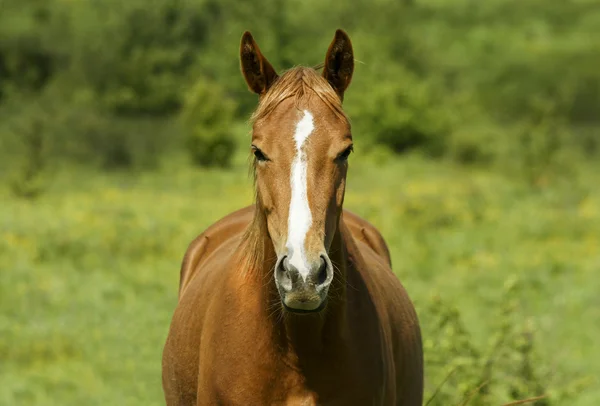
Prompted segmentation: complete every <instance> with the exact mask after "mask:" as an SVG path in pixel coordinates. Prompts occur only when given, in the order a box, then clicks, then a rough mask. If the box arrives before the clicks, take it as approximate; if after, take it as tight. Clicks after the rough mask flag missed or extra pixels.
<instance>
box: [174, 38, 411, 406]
mask: <svg viewBox="0 0 600 406" xmlns="http://www.w3.org/2000/svg"><path fill="white" fill-rule="evenodd" d="M240 62H241V71H242V74H243V77H244V79H245V81H246V84H247V85H248V88H249V89H250V90H251V91H252V92H254V93H256V94H258V107H257V109H256V110H255V112H254V113H253V115H252V117H251V123H252V144H251V146H250V150H251V153H252V154H253V156H252V155H251V159H252V165H251V170H252V173H253V174H254V184H255V192H256V196H255V203H254V204H253V205H251V206H248V207H245V208H242V209H240V210H238V211H236V212H234V213H231V214H229V215H227V216H226V217H224V218H222V219H221V220H219V221H217V222H216V223H214V224H213V225H212V226H210V227H209V228H208V229H206V230H205V231H204V232H203V233H202V234H201V235H200V236H198V237H197V238H196V239H195V240H194V241H193V242H192V243H191V244H190V245H189V247H188V249H187V251H186V254H185V256H184V259H183V262H182V266H181V273H180V284H179V297H178V303H177V306H176V308H175V311H174V313H173V317H172V320H171V325H170V329H169V333H168V336H167V339H166V343H165V346H164V349H163V358H162V371H163V372H162V381H163V391H164V395H165V400H166V404H167V405H168V406H175V405H178V406H184V405H185V406H191V405H197V406H203V405H244V406H254V405H332V406H333V405H344V406H347V405H360V406H365V405H402V406H416V405H422V402H423V351H422V340H421V332H420V327H419V321H418V318H417V314H416V311H415V308H414V306H413V304H412V302H411V300H410V298H409V296H408V294H407V292H406V291H405V289H404V287H403V286H402V284H401V283H400V281H399V279H398V278H397V277H396V275H395V274H394V273H393V272H392V268H391V259H390V253H389V249H388V246H387V244H386V242H385V240H384V238H383V237H382V235H381V233H380V232H379V231H378V230H377V229H376V228H375V227H374V226H373V225H372V224H370V223H369V222H368V221H366V220H364V219H362V218H361V217H359V216H357V215H355V214H353V213H351V212H349V211H347V210H345V209H344V208H343V202H344V194H345V187H346V174H347V171H348V166H349V164H348V161H349V156H350V154H351V152H352V151H353V141H352V133H351V126H350V122H349V120H348V118H347V116H346V114H345V112H344V110H343V108H342V102H343V98H344V93H345V91H346V89H347V88H348V86H349V84H350V82H351V80H352V75H353V72H354V53H353V48H352V44H351V42H350V38H349V37H348V35H347V34H346V32H344V31H343V30H337V31H336V32H335V35H334V38H333V40H332V42H331V44H330V45H329V48H328V50H327V53H326V56H325V63H324V64H323V66H322V68H323V71H322V73H319V71H318V69H319V68H314V67H312V68H311V67H302V66H296V67H293V68H291V69H288V70H287V71H285V72H283V73H282V74H281V75H278V74H277V73H276V71H275V69H274V68H273V66H272V65H271V64H270V63H269V61H268V60H267V59H266V58H265V57H264V55H263V54H262V52H261V51H260V48H259V47H258V44H257V43H256V41H255V40H254V38H253V36H252V35H251V34H250V33H249V32H245V33H244V34H243V36H242V39H241V46H240Z"/></svg>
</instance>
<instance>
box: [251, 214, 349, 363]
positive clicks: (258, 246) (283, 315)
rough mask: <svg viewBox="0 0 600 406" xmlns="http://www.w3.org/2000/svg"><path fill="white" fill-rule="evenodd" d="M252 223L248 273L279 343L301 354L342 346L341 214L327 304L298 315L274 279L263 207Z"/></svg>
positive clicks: (343, 269)
mask: <svg viewBox="0 0 600 406" xmlns="http://www.w3.org/2000/svg"><path fill="white" fill-rule="evenodd" d="M250 227H251V228H253V232H252V236H251V238H248V239H247V242H248V244H247V246H246V247H245V248H246V251H248V252H247V256H248V257H250V258H253V260H252V261H251V263H252V264H253V265H251V266H250V268H251V270H250V271H249V272H248V274H249V275H250V278H251V280H253V281H254V283H255V284H256V285H255V286H256V289H258V290H259V291H260V297H262V298H263V301H264V306H262V312H261V313H262V317H264V318H265V320H264V321H265V322H266V323H267V325H269V326H271V327H272V330H271V331H273V333H274V337H275V339H276V340H277V341H278V346H279V347H280V348H282V349H284V352H286V353H288V354H293V356H298V357H302V356H303V355H310V354H315V353H320V352H322V351H324V350H326V349H328V348H332V347H335V348H339V347H340V341H343V340H344V336H345V327H346V301H347V298H346V294H347V290H346V278H347V272H348V266H347V262H348V254H347V249H346V244H345V238H346V237H347V235H345V234H346V233H347V230H346V228H345V226H344V224H343V220H342V218H341V216H340V219H339V220H338V227H337V230H336V233H335V235H334V238H333V241H332V246H331V248H330V259H331V261H332V263H333V264H334V268H335V271H334V272H335V273H334V275H335V276H334V280H333V282H332V284H331V286H330V290H329V299H328V304H327V307H326V309H325V310H324V311H323V312H320V313H317V314H308V315H296V314H293V313H288V312H284V310H283V309H282V308H281V302H280V298H279V294H278V292H277V288H276V286H275V282H274V280H273V269H274V267H275V262H276V254H275V251H274V248H273V243H272V241H271V239H270V237H269V236H268V233H267V227H266V221H265V219H264V216H263V215H262V213H261V212H260V209H257V211H256V213H255V218H254V220H253V222H252V223H251V226H250ZM250 251H253V252H250Z"/></svg>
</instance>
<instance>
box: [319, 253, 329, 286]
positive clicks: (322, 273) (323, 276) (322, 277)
mask: <svg viewBox="0 0 600 406" xmlns="http://www.w3.org/2000/svg"><path fill="white" fill-rule="evenodd" d="M326 280H327V261H325V258H323V256H321V266H320V267H319V273H318V274H317V283H318V284H319V285H322V284H324V283H325V281H326Z"/></svg>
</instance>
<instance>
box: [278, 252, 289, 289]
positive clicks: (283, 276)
mask: <svg viewBox="0 0 600 406" xmlns="http://www.w3.org/2000/svg"><path fill="white" fill-rule="evenodd" d="M286 259H287V257H283V258H282V259H281V261H279V264H278V265H277V270H276V271H275V272H276V278H277V282H279V285H281V287H282V288H284V289H285V290H291V289H292V280H291V278H290V273H289V271H288V270H287V268H286V266H285V261H286Z"/></svg>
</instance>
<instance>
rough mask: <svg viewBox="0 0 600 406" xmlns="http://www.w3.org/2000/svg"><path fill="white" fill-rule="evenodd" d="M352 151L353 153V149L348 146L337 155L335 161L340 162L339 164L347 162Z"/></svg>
mask: <svg viewBox="0 0 600 406" xmlns="http://www.w3.org/2000/svg"><path fill="white" fill-rule="evenodd" d="M352 151H354V147H353V146H352V145H350V146H349V147H348V148H346V149H345V150H344V151H343V152H342V153H341V154H339V155H338V157H337V160H338V161H340V162H345V161H347V160H348V157H349V156H350V154H351V153H352Z"/></svg>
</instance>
